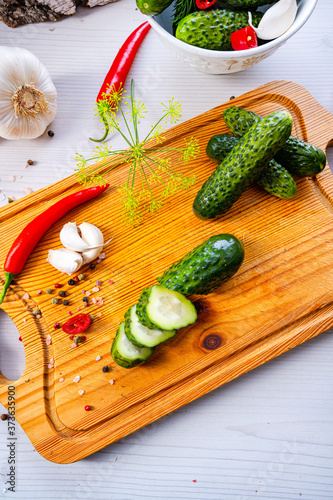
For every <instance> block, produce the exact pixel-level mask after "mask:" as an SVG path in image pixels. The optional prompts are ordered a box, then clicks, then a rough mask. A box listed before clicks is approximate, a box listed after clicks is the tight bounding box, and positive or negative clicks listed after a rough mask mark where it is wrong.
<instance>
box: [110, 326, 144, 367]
mask: <svg viewBox="0 0 333 500" xmlns="http://www.w3.org/2000/svg"><path fill="white" fill-rule="evenodd" d="M153 352H154V349H153V348H150V347H138V346H136V345H134V344H132V342H130V341H129V340H128V338H127V337H126V334H125V321H122V322H121V323H120V325H119V328H118V330H117V334H116V336H115V338H114V340H113V342H112V347H111V356H112V359H113V360H114V361H115V362H116V363H117V365H120V366H122V367H124V368H133V367H134V366H137V365H139V364H140V363H142V362H143V361H146V360H147V359H148V358H149V356H151V355H152V354H153Z"/></svg>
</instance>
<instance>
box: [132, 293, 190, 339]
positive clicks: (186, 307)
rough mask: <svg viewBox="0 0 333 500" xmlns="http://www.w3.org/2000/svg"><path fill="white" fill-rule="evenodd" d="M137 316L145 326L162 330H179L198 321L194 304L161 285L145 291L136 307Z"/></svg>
mask: <svg viewBox="0 0 333 500" xmlns="http://www.w3.org/2000/svg"><path fill="white" fill-rule="evenodd" d="M136 314H137V315H138V318H139V321H140V323H142V324H143V325H144V326H146V327H147V328H151V329H154V328H159V329H160V330H174V329H176V330H178V328H182V327H184V326H187V325H190V324H191V323H194V322H195V320H196V319H197V312H196V310H195V307H194V305H193V304H192V302H190V301H189V300H188V299H187V298H186V297H184V295H182V294H181V293H179V292H175V291H173V290H168V289H167V288H165V287H164V286H161V285H153V286H152V287H150V288H146V289H145V290H143V292H142V293H141V296H140V299H139V302H138V304H137V305H136Z"/></svg>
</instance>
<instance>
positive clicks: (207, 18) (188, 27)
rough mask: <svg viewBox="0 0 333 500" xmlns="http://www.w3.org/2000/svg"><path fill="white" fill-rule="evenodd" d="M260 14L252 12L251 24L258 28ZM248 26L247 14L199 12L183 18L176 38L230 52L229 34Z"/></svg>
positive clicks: (223, 10)
mask: <svg viewBox="0 0 333 500" xmlns="http://www.w3.org/2000/svg"><path fill="white" fill-rule="evenodd" d="M261 18H262V14H261V13H260V12H254V13H253V15H252V22H253V25H254V26H258V24H259V22H260V20H261ZM248 24H249V18H248V13H247V12H233V11H232V10H228V9H214V10H209V11H206V10H199V11H198V12H193V13H192V14H189V15H188V16H186V17H184V19H182V20H181V21H180V22H179V23H178V26H177V29H176V38H178V39H179V40H182V41H183V42H185V43H188V44H190V45H195V46H196V47H201V48H203V49H210V50H232V45H231V39H230V37H231V33H233V32H234V31H237V30H240V29H242V28H245V27H246V26H248Z"/></svg>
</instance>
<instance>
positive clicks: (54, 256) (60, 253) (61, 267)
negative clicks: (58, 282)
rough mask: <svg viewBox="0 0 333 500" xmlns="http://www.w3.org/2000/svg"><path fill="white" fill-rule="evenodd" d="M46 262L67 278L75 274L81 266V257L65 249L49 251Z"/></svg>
mask: <svg viewBox="0 0 333 500" xmlns="http://www.w3.org/2000/svg"><path fill="white" fill-rule="evenodd" d="M46 261H47V262H49V264H51V266H53V267H55V268H56V269H58V271H60V272H61V273H65V274H68V276H70V275H71V274H73V273H75V272H76V271H77V270H78V269H80V267H81V266H82V264H83V259H82V257H81V255H80V254H79V253H77V252H73V251H72V250H68V249H67V248H58V249H57V250H49V254H48V257H47V259H46Z"/></svg>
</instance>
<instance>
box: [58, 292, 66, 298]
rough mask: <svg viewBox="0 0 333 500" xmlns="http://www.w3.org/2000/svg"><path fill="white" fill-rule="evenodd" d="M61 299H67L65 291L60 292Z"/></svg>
mask: <svg viewBox="0 0 333 500" xmlns="http://www.w3.org/2000/svg"><path fill="white" fill-rule="evenodd" d="M58 295H59V297H66V292H65V290H60V292H59V293H58Z"/></svg>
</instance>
